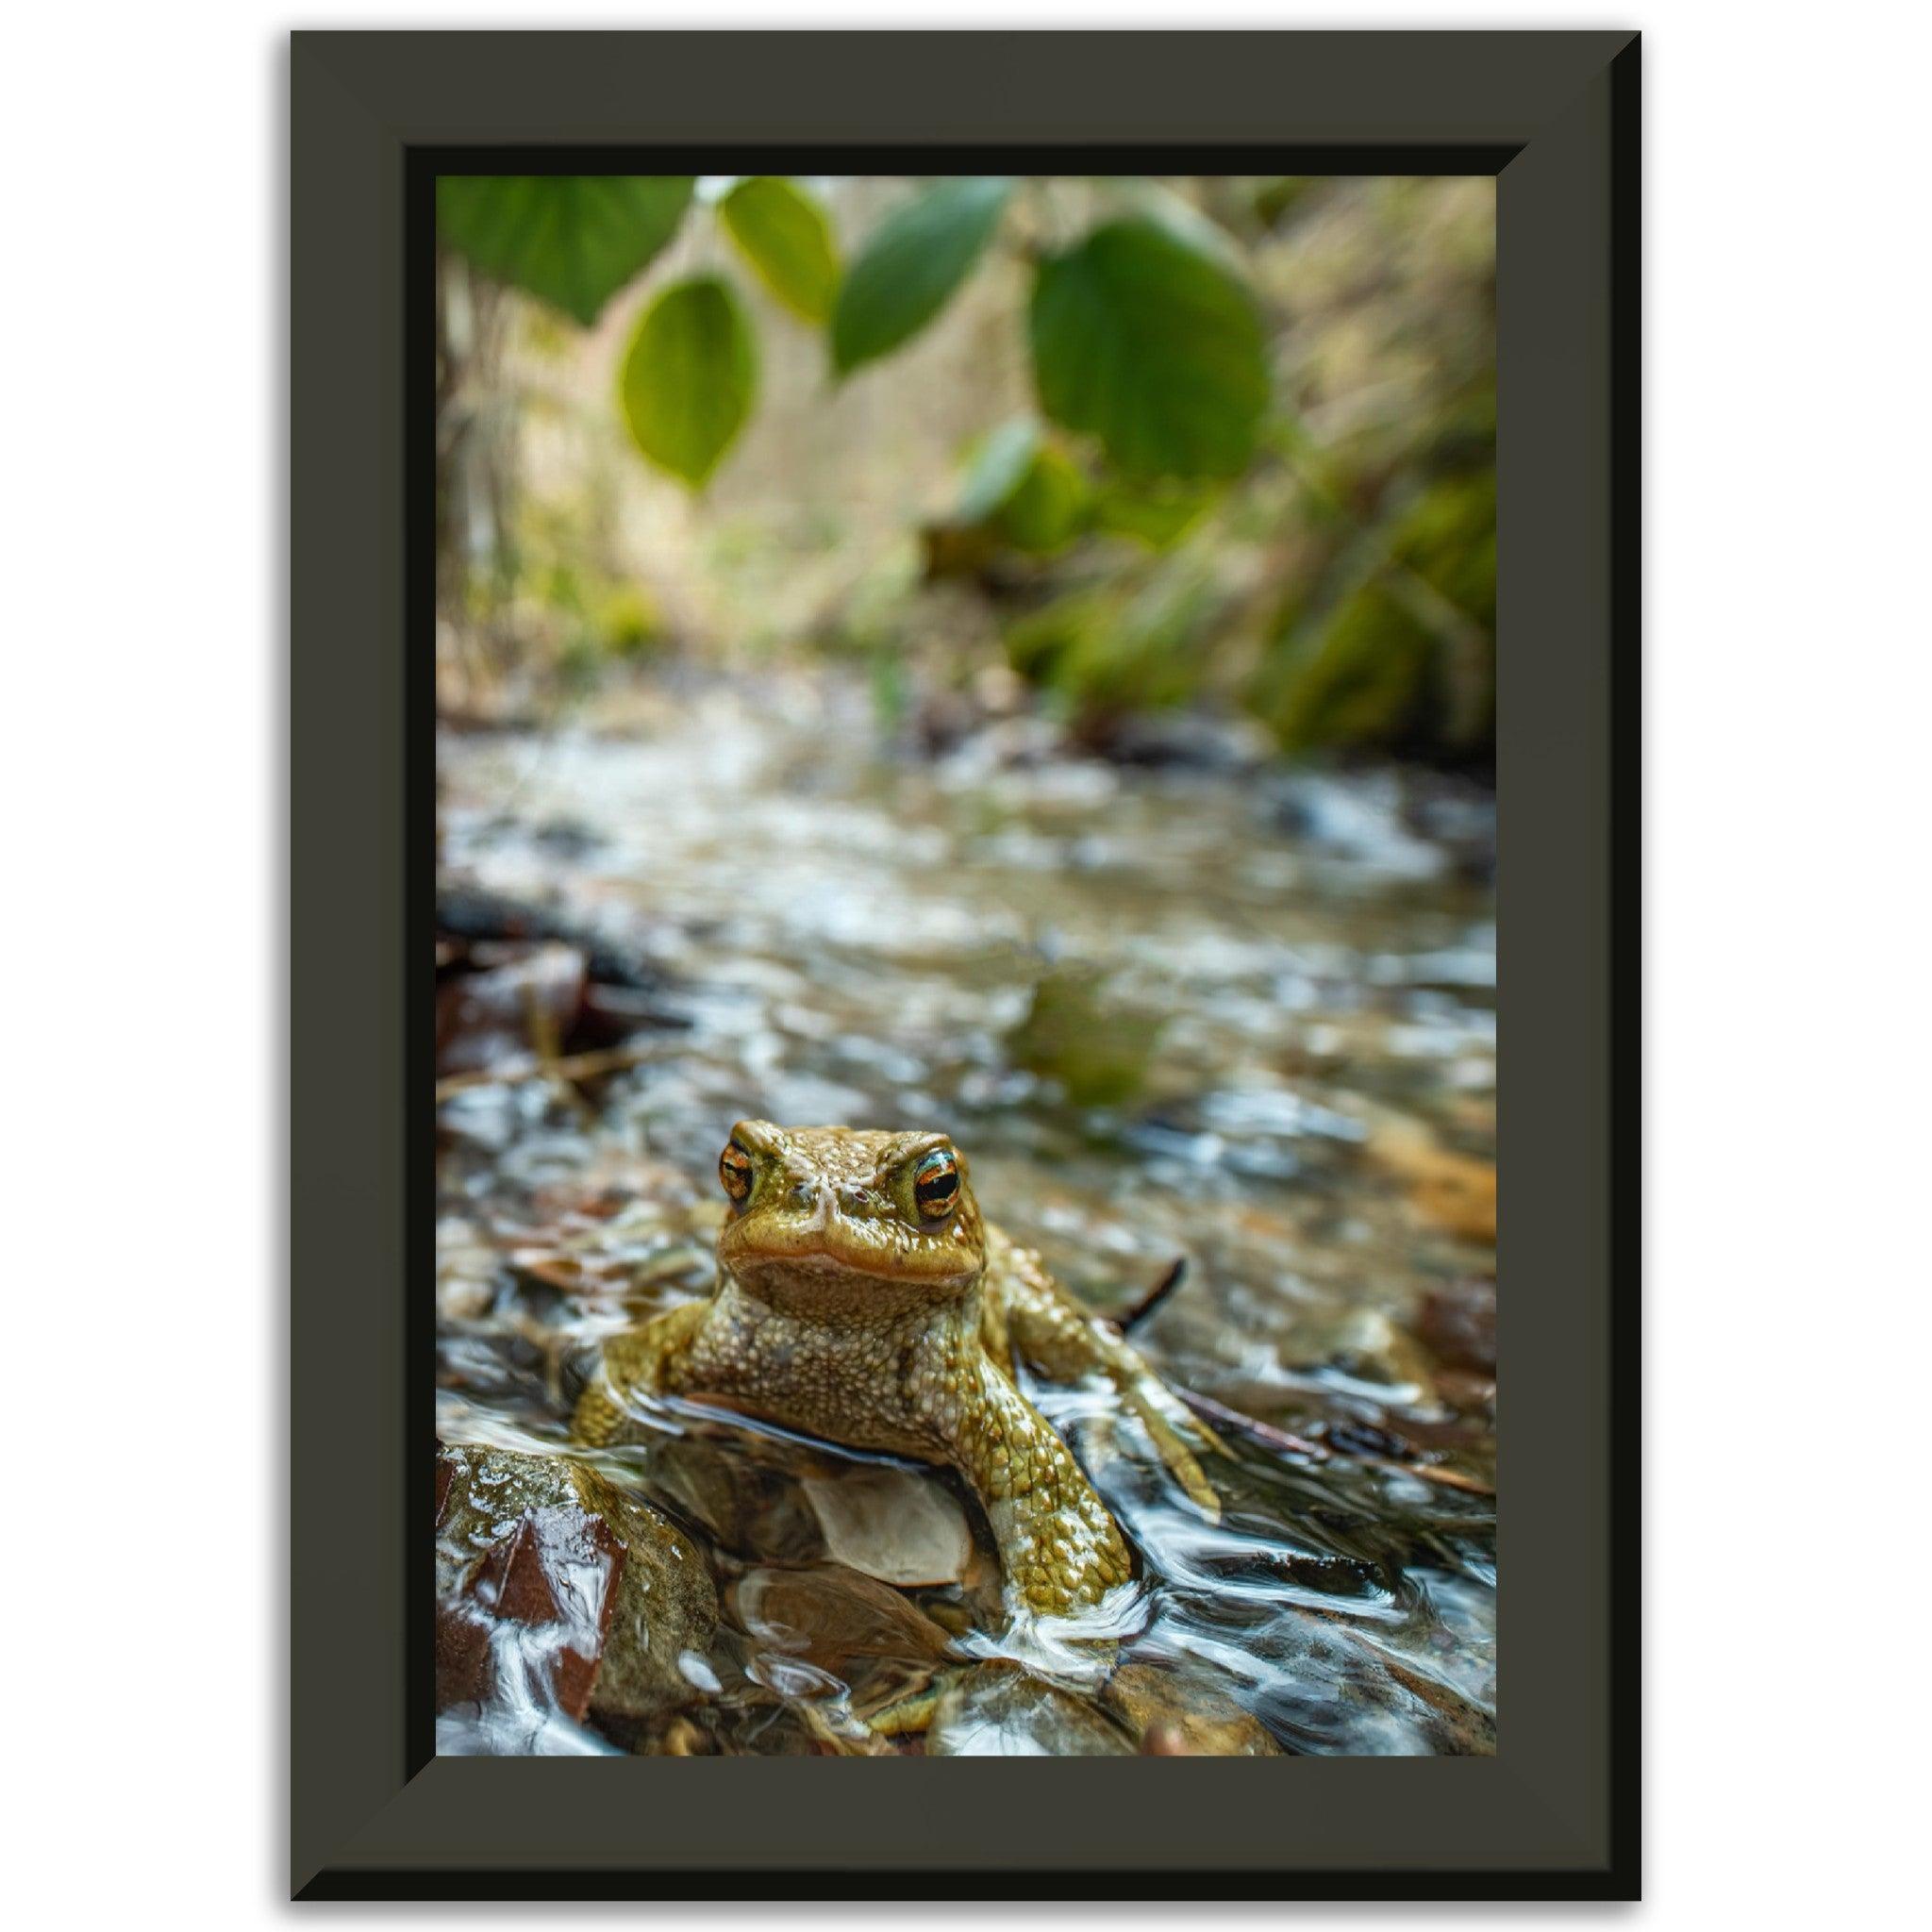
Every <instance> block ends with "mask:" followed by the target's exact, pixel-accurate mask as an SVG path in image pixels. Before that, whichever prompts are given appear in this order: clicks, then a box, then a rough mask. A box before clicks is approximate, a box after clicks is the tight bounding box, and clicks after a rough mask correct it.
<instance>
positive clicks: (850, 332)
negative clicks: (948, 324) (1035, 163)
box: [832, 175, 1012, 375]
mask: <svg viewBox="0 0 1932 1932" xmlns="http://www.w3.org/2000/svg"><path fill="white" fill-rule="evenodd" d="M1011 187H1012V184H1011V183H1010V182H1009V181H1007V180H1005V179H1003V178H1000V177H997V176H990V175H962V176H960V177H958V179H955V180H951V181H941V183H940V184H939V185H938V186H937V187H935V188H929V189H927V190H926V191H925V192H924V193H923V194H921V195H919V196H918V197H917V198H916V199H915V200H913V201H910V202H908V203H907V205H906V206H905V207H904V208H899V209H896V210H895V211H894V212H893V213H892V214H891V215H890V216H888V217H887V219H886V220H885V221H884V222H883V223H882V224H881V225H879V227H878V229H877V231H876V232H875V233H874V235H873V236H872V238H871V239H870V240H869V241H868V242H866V244H865V246H864V248H863V249H861V250H860V252H859V256H858V260H857V261H855V262H854V263H853V264H852V266H851V267H850V268H849V269H848V270H847V271H846V274H845V280H844V283H843V284H842V286H841V288H840V290H839V300H838V305H837V307H836V308H834V309H833V311H832V366H833V368H834V369H836V370H837V371H838V373H839V374H840V375H849V374H850V373H851V372H852V371H853V370H855V369H857V368H858V366H859V365H860V364H861V363H864V362H871V361H874V360H876V359H877V358H879V357H881V356H884V355H887V354H889V353H890V352H891V350H893V349H896V348H897V347H898V346H899V344H900V343H901V342H903V341H908V339H909V338H911V337H912V336H915V335H917V334H918V333H919V331H920V330H921V329H923V328H924V326H925V325H926V324H927V323H929V322H930V321H931V320H932V319H933V317H934V316H935V315H937V314H938V313H939V312H940V310H941V308H944V307H945V304H946V298H947V297H948V296H949V295H950V294H951V293H952V292H953V291H954V290H955V289H957V288H958V286H959V284H960V283H961V282H963V281H964V280H965V279H966V276H967V275H968V273H969V272H970V271H971V269H972V267H973V264H974V262H975V261H977V260H978V259H979V257H980V253H981V251H982V250H983V249H984V248H985V247H986V244H987V242H990V241H991V239H992V231H993V230H994V228H996V227H997V226H998V225H999V219H1000V211H1001V210H1002V209H1003V208H1005V207H1006V205H1007V195H1008V192H1009V191H1010V189H1011Z"/></svg>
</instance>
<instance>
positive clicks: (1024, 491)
mask: <svg viewBox="0 0 1932 1932" xmlns="http://www.w3.org/2000/svg"><path fill="white" fill-rule="evenodd" d="M1089 506H1090V493H1089V491H1088V489H1087V478H1086V477H1085V476H1083V475H1081V474H1080V467H1079V465H1078V464H1077V463H1075V462H1074V459H1073V458H1071V457H1069V456H1068V455H1067V453H1066V452H1065V451H1064V450H1061V449H1056V448H1054V447H1053V445H1052V444H1051V443H1049V444H1048V445H1047V446H1046V447H1045V448H1043V449H1041V451H1040V452H1039V454H1038V455H1036V456H1035V457H1034V458H1033V460H1032V462H1031V463H1029V464H1028V465H1027V466H1026V474H1025V475H1024V476H1022V477H1021V479H1020V487H1019V488H1018V489H1017V490H1015V491H1013V493H1012V494H1011V495H1010V496H1009V497H1008V499H1007V500H1006V502H1005V503H1004V504H1002V505H1001V506H1000V511H999V514H998V516H996V517H995V518H994V519H993V527H994V528H995V529H996V530H997V531H998V532H999V533H1000V535H1001V536H1002V537H1003V538H1005V539H1006V541H1008V543H1010V544H1011V545H1012V546H1013V548H1014V549H1015V550H1024V551H1025V552H1026V553H1027V554H1028V555H1029V556H1032V557H1051V556H1052V555H1053V554H1054V552H1055V551H1057V550H1064V549H1065V548H1066V547H1067V545H1068V544H1069V543H1071V542H1072V541H1074V538H1075V537H1077V536H1078V535H1079V534H1080V532H1081V531H1082V530H1083V529H1084V528H1085V527H1086V524H1087V514H1088V509H1089Z"/></svg>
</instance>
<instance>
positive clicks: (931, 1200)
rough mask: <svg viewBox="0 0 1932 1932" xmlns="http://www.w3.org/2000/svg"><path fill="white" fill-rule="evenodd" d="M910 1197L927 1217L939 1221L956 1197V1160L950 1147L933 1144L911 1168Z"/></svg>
mask: <svg viewBox="0 0 1932 1932" xmlns="http://www.w3.org/2000/svg"><path fill="white" fill-rule="evenodd" d="M912 1198H913V1199H914V1200H915V1201H916V1202H918V1203H919V1211H920V1213H921V1214H922V1215H924V1218H925V1219H926V1220H927V1221H943V1220H944V1219H945V1217H946V1216H947V1215H948V1214H950V1213H951V1212H952V1211H953V1204H954V1203H955V1202H956V1201H958V1198H959V1163H958V1161H957V1160H955V1159H954V1158H953V1151H952V1149H951V1148H950V1147H935V1148H934V1149H933V1151H932V1152H931V1153H930V1154H928V1155H927V1156H926V1157H925V1158H924V1160H922V1161H921V1162H920V1163H919V1165H918V1166H917V1167H915V1168H914V1169H913V1170H912Z"/></svg>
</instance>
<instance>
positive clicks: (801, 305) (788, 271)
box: [718, 175, 839, 323]
mask: <svg viewBox="0 0 1932 1932" xmlns="http://www.w3.org/2000/svg"><path fill="white" fill-rule="evenodd" d="M718 212H719V213H720V214H721V215H723V216H724V226H725V228H726V229H727V230H728V231H729V233H730V236H731V239H732V240H733V241H734V242H737V243H738V245H739V247H740V248H741V249H742V250H743V251H744V257H745V259H746V260H747V261H749V262H750V263H751V265H752V267H753V268H755V269H756V270H757V271H758V279H759V280H760V281H761V282H763V283H764V285H765V287H766V288H768V289H769V290H771V291H772V293H773V294H774V295H775V296H776V297H777V298H778V300H779V301H781V302H782V303H784V305H785V306H786V308H789V309H791V312H792V313H793V314H794V315H799V316H803V317H804V318H805V320H806V321H807V322H811V323H822V322H824V319H825V318H826V316H828V315H829V314H831V312H832V298H833V297H834V296H835V295H836V294H837V293H838V292H839V254H838V250H837V249H836V248H835V247H834V246H833V244H832V225H831V223H830V221H829V220H827V219H826V216H825V211H824V208H821V207H820V206H819V205H818V203H817V202H816V201H814V200H813V199H812V198H811V196H810V195H808V193H806V192H805V191H804V190H803V189H802V188H800V187H798V186H797V185H796V184H795V183H793V182H791V181H787V180H786V179H785V178H784V177H783V176H782V175H753V176H752V177H751V178H750V179H749V180H746V181H741V182H740V183H739V184H738V186H737V187H736V188H734V189H733V190H732V191H731V192H730V193H729V194H727V195H726V196H725V197H724V201H723V202H721V203H720V204H719V208H718Z"/></svg>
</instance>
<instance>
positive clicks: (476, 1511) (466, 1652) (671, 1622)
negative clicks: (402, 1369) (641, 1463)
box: [436, 1448, 717, 1720]
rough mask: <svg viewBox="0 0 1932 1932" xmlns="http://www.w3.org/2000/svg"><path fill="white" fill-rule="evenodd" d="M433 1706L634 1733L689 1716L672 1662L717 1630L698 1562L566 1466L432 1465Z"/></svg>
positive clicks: (475, 1456)
mask: <svg viewBox="0 0 1932 1932" xmlns="http://www.w3.org/2000/svg"><path fill="white" fill-rule="evenodd" d="M436 1604H437V1623H436V1685H437V1704H438V1707H439V1708H440V1709H447V1708H448V1707H451V1706H452V1705H457V1704H476V1705H484V1704H490V1703H498V1704H507V1705H511V1706H518V1707H535V1708H538V1709H542V1708H554V1709H556V1710H558V1711H561V1712H562V1713H563V1714H564V1715H565V1716H568V1717H570V1718H573V1719H576V1720H581V1719H583V1718H584V1717H585V1716H587V1715H591V1716H606V1715H608V1716H611V1717H616V1718H622V1719H638V1718H642V1717H647V1716H650V1715H653V1714H655V1713H656V1712H658V1711H659V1710H663V1709H667V1708H671V1707H676V1706H679V1705H684V1704H689V1703H691V1701H692V1700H693V1699H694V1697H695V1695H696V1691H695V1690H694V1688H693V1686H692V1683H691V1679H690V1676H689V1675H688V1674H687V1673H686V1672H685V1671H684V1670H682V1669H681V1668H680V1665H679V1657H680V1653H684V1652H691V1651H695V1652H698V1653H702V1652H703V1651H704V1650H705V1649H706V1648H707V1647H708V1644H709V1641H710V1638H711V1632H712V1630H713V1629H714V1627H715V1625H716V1622H717V1597H716V1592H715V1591H714V1590H713V1588H712V1585H711V1581H710V1577H709V1574H708V1572H707V1571H706V1568H705V1565H704V1561H703V1559H702V1557H700V1556H699V1555H698V1552H697V1550H696V1549H695V1548H694V1547H693V1546H692V1545H691V1542H690V1541H689V1540H688V1539H686V1538H685V1537H684V1536H683V1535H682V1534H681V1533H680V1532H678V1531H677V1530H676V1529H675V1528H674V1527H673V1526H672V1525H671V1524H669V1523H668V1522H666V1521H665V1519H664V1518H663V1517H661V1516H659V1515H658V1513H657V1512H656V1511H655V1510H653V1509H650V1508H648V1507H645V1506H644V1505H642V1504H641V1503H638V1502H636V1501H635V1500H633V1499H631V1498H629V1497H627V1496H625V1495H624V1494H622V1493H621V1492H620V1491H617V1490H616V1489H614V1488H612V1487H611V1486H610V1485H609V1484H608V1483H607V1482H605V1481H604V1480H603V1479H602V1478H601V1477H599V1476H598V1475H596V1474H594V1473H593V1472H592V1471H591V1470H589V1469H588V1468H586V1467H584V1466H583V1465H582V1464H579V1463H577V1462H575V1461H573V1460H571V1459H569V1458H567V1457H541V1456H524V1455H519V1454H515V1453H513V1452H510V1451H508V1450H499V1449H482V1448H457V1449H446V1450H444V1451H443V1452H442V1454H441V1456H440V1457H439V1458H438V1462H437V1538H436Z"/></svg>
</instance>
